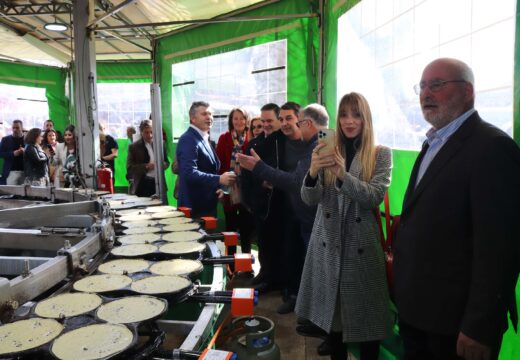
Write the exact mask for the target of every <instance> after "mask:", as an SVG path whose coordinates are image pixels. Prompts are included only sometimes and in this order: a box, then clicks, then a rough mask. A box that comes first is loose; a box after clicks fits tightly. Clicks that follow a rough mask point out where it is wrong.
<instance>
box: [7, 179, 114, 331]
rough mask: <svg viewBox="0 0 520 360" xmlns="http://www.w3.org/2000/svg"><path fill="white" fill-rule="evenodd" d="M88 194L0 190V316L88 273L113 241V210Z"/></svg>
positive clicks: (26, 188) (35, 189) (13, 188)
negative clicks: (80, 274)
mask: <svg viewBox="0 0 520 360" xmlns="http://www.w3.org/2000/svg"><path fill="white" fill-rule="evenodd" d="M100 195H103V193H96V192H94V191H89V190H80V191H78V190H71V189H54V188H40V187H30V186H0V316H1V319H2V320H4V321H5V320H6V319H8V317H9V315H10V314H12V312H13V311H15V310H17V309H18V307H20V306H22V305H23V304H25V303H27V302H28V301H32V300H35V299H41V298H43V297H45V296H46V295H48V294H51V293H53V292H55V291H57V290H58V289H59V288H60V287H62V286H65V285H66V284H67V283H68V282H70V280H72V279H73V278H74V277H75V276H76V274H78V273H86V272H89V271H92V269H94V268H95V266H96V264H97V263H98V262H99V261H100V260H101V258H102V256H104V254H106V252H107V251H109V249H110V248H111V247H112V245H113V242H114V230H113V225H112V224H113V216H114V214H113V212H110V210H109V206H108V203H107V201H106V200H103V199H101V198H100V197H99V196H100Z"/></svg>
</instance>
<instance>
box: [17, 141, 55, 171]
mask: <svg viewBox="0 0 520 360" xmlns="http://www.w3.org/2000/svg"><path fill="white" fill-rule="evenodd" d="M23 165H24V171H25V177H26V178H27V179H29V180H36V179H41V178H43V177H45V176H48V175H49V158H48V157H47V154H45V152H44V151H43V150H42V149H41V148H39V147H37V146H35V145H32V144H27V145H25V152H24V154H23Z"/></svg>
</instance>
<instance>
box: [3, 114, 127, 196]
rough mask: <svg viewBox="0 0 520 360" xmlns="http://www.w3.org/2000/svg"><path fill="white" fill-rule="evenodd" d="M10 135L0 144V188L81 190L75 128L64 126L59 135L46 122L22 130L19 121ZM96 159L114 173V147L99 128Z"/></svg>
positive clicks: (116, 148)
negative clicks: (98, 148)
mask: <svg viewBox="0 0 520 360" xmlns="http://www.w3.org/2000/svg"><path fill="white" fill-rule="evenodd" d="M11 131H12V133H11V135H8V136H4V137H3V138H2V140H1V142H0V158H3V159H4V167H3V170H2V176H1V177H0V185H31V186H54V187H57V188H69V187H84V186H85V184H84V181H83V179H82V176H81V169H80V162H79V158H78V149H77V144H76V128H75V126H74V125H68V126H67V127H66V128H65V132H64V134H63V135H62V134H61V132H60V131H58V130H56V129H55V128H54V123H53V121H52V120H46V121H45V122H44V124H43V129H39V128H32V129H30V130H28V131H25V130H24V129H23V122H22V120H14V121H13V123H12V126H11ZM99 137H100V158H99V163H98V164H97V165H98V166H106V167H108V168H110V169H111V171H112V174H114V171H115V166H114V159H115V158H116V157H117V154H118V145H117V142H116V141H115V139H114V138H113V137H111V136H110V135H108V134H106V135H105V133H104V129H103V127H102V126H100V128H99Z"/></svg>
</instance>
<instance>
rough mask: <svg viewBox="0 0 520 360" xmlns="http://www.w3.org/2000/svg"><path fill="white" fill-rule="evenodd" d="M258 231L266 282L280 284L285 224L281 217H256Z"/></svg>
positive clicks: (262, 270)
mask: <svg viewBox="0 0 520 360" xmlns="http://www.w3.org/2000/svg"><path fill="white" fill-rule="evenodd" d="M256 224H257V225H256V226H257V227H256V228H257V233H258V261H260V273H261V274H262V277H263V278H264V280H265V282H266V283H268V284H270V285H273V286H275V287H277V286H280V285H281V282H280V270H281V258H282V241H283V231H282V228H283V224H282V221H281V219H280V218H275V217H269V218H267V220H261V219H258V218H257V219H256Z"/></svg>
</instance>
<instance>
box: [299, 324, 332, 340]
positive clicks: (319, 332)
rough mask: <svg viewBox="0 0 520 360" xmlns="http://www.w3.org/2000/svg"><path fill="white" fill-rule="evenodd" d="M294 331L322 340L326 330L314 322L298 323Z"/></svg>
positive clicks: (325, 336) (324, 337)
mask: <svg viewBox="0 0 520 360" xmlns="http://www.w3.org/2000/svg"><path fill="white" fill-rule="evenodd" d="M296 332H297V333H298V335H301V336H308V337H317V338H320V339H323V340H325V339H326V338H327V332H325V331H324V330H323V329H321V328H319V327H318V326H316V325H314V324H306V325H298V326H296Z"/></svg>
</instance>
